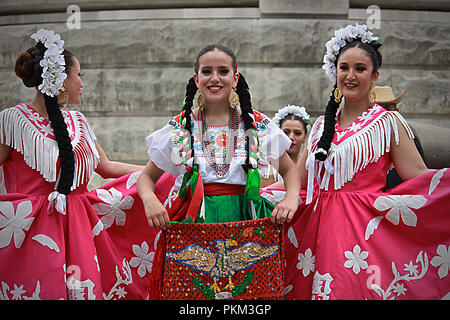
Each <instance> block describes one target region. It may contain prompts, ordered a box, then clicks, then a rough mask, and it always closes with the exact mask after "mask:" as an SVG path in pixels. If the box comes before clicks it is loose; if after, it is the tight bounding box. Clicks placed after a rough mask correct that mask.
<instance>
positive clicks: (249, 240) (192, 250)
mask: <svg viewBox="0 0 450 320" xmlns="http://www.w3.org/2000/svg"><path fill="white" fill-rule="evenodd" d="M281 241H282V232H281V228H280V227H277V226H274V225H273V224H272V223H271V222H270V220H269V219H268V218H266V219H258V220H249V221H239V222H228V223H175V224H173V225H172V228H171V229H170V230H168V232H166V241H165V243H166V251H165V252H166V254H165V264H164V279H163V294H162V299H176V300H181V299H189V300H196V299H282V298H283V286H282V285H283V283H282V280H283V266H284V255H283V249H282V248H283V246H282V245H281Z"/></svg>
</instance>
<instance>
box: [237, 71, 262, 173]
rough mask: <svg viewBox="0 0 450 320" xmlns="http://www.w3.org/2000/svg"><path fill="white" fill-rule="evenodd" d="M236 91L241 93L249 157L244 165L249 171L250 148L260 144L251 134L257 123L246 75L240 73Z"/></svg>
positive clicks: (240, 100)
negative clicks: (254, 121)
mask: <svg viewBox="0 0 450 320" xmlns="http://www.w3.org/2000/svg"><path fill="white" fill-rule="evenodd" d="M236 93H237V94H238V95H239V103H240V105H241V111H242V120H243V121H244V127H245V132H246V133H247V134H246V139H247V145H246V149H247V158H246V159H245V164H243V165H242V167H243V168H244V171H245V172H246V173H247V172H248V170H249V169H251V168H252V166H251V164H250V150H251V146H252V145H258V141H257V140H256V139H257V138H256V137H255V135H253V134H250V133H251V132H252V131H253V130H256V129H255V124H254V123H253V119H252V116H253V108H252V100H251V96H250V91H249V87H248V84H247V82H246V81H245V78H244V76H243V75H242V74H241V73H239V80H238V83H237V86H236Z"/></svg>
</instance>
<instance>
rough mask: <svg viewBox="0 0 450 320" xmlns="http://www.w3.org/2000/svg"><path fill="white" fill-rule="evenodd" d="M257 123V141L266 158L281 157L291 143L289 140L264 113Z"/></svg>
mask: <svg viewBox="0 0 450 320" xmlns="http://www.w3.org/2000/svg"><path fill="white" fill-rule="evenodd" d="M259 123H261V124H259V129H260V130H259V132H260V136H259V143H260V146H261V149H262V151H263V152H264V153H265V154H266V156H267V159H269V160H275V159H278V158H279V157H281V156H282V155H283V154H284V153H285V152H286V150H288V149H289V147H290V145H291V140H290V139H289V138H288V136H286V134H285V133H284V132H283V130H281V129H280V128H279V127H278V126H277V125H276V124H275V123H274V122H273V121H271V120H270V119H269V118H267V117H266V116H265V115H264V119H263V120H262V121H260V122H259Z"/></svg>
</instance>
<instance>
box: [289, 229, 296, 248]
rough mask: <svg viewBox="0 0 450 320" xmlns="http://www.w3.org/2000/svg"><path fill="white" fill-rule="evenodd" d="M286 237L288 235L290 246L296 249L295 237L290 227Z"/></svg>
mask: <svg viewBox="0 0 450 320" xmlns="http://www.w3.org/2000/svg"><path fill="white" fill-rule="evenodd" d="M287 235H288V238H289V241H290V242H291V243H292V245H293V246H294V247H296V248H298V241H297V237H296V236H295V232H294V229H293V228H292V227H289V229H288V234H287Z"/></svg>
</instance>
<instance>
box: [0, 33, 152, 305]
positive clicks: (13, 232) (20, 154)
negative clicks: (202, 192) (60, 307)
mask: <svg viewBox="0 0 450 320" xmlns="http://www.w3.org/2000/svg"><path fill="white" fill-rule="evenodd" d="M31 37H32V39H34V40H35V42H36V44H35V45H34V46H33V47H31V48H30V49H28V50H26V51H24V52H22V53H21V54H20V56H19V57H18V59H17V61H16V65H15V72H16V74H17V76H18V77H19V78H21V79H22V81H23V83H24V85H25V86H26V87H31V88H33V87H34V88H36V96H35V98H34V100H33V101H31V102H29V103H19V104H18V105H16V106H14V107H12V108H8V109H5V110H3V111H2V112H0V126H1V128H0V165H1V168H0V169H1V170H2V171H3V174H4V184H5V188H6V190H7V194H3V195H0V283H1V287H2V290H1V291H0V299H2V300H3V299H11V298H12V299H123V298H131V299H145V298H146V297H147V296H148V283H149V274H148V273H147V272H146V271H149V272H150V271H151V260H152V259H151V258H152V257H151V253H149V252H148V250H149V246H150V247H152V246H153V240H154V238H155V236H156V232H155V231H154V230H152V229H150V228H149V227H148V226H147V224H146V219H145V215H144V213H143V208H142V203H141V202H140V201H135V200H136V199H134V198H136V197H137V194H136V186H135V182H136V180H137V176H138V173H139V172H136V173H133V172H135V171H137V170H140V169H142V168H143V167H142V166H137V165H132V164H126V163H121V162H114V161H110V160H109V159H108V158H107V156H106V154H105V152H104V151H103V150H102V148H101V147H100V145H99V144H98V142H97V140H96V137H95V135H94V133H93V132H92V130H91V128H90V126H89V124H88V123H87V121H86V118H85V117H84V115H83V114H82V113H80V112H77V111H66V110H62V108H63V107H65V106H66V105H78V104H80V102H81V89H82V88H83V82H82V80H81V76H82V73H81V70H80V63H79V61H78V59H77V58H76V57H75V56H74V55H73V54H72V53H71V52H69V51H68V50H65V49H64V47H63V46H64V41H62V40H61V38H60V35H59V34H55V33H54V32H53V31H51V30H44V29H40V30H39V31H37V32H36V33H34V34H33V35H32V36H31ZM94 171H96V172H97V173H99V174H100V175H101V176H103V177H104V178H117V177H121V176H123V177H121V178H118V179H116V180H114V181H113V182H110V183H108V184H106V185H104V186H103V187H101V188H99V189H97V190H94V191H91V192H89V191H88V190H87V184H88V182H89V179H90V177H91V175H92V173H93V172H94ZM132 173H133V174H132ZM133 193H134V198H133ZM139 206H140V207H139ZM134 209H136V211H133V215H131V214H130V211H129V210H134Z"/></svg>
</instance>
